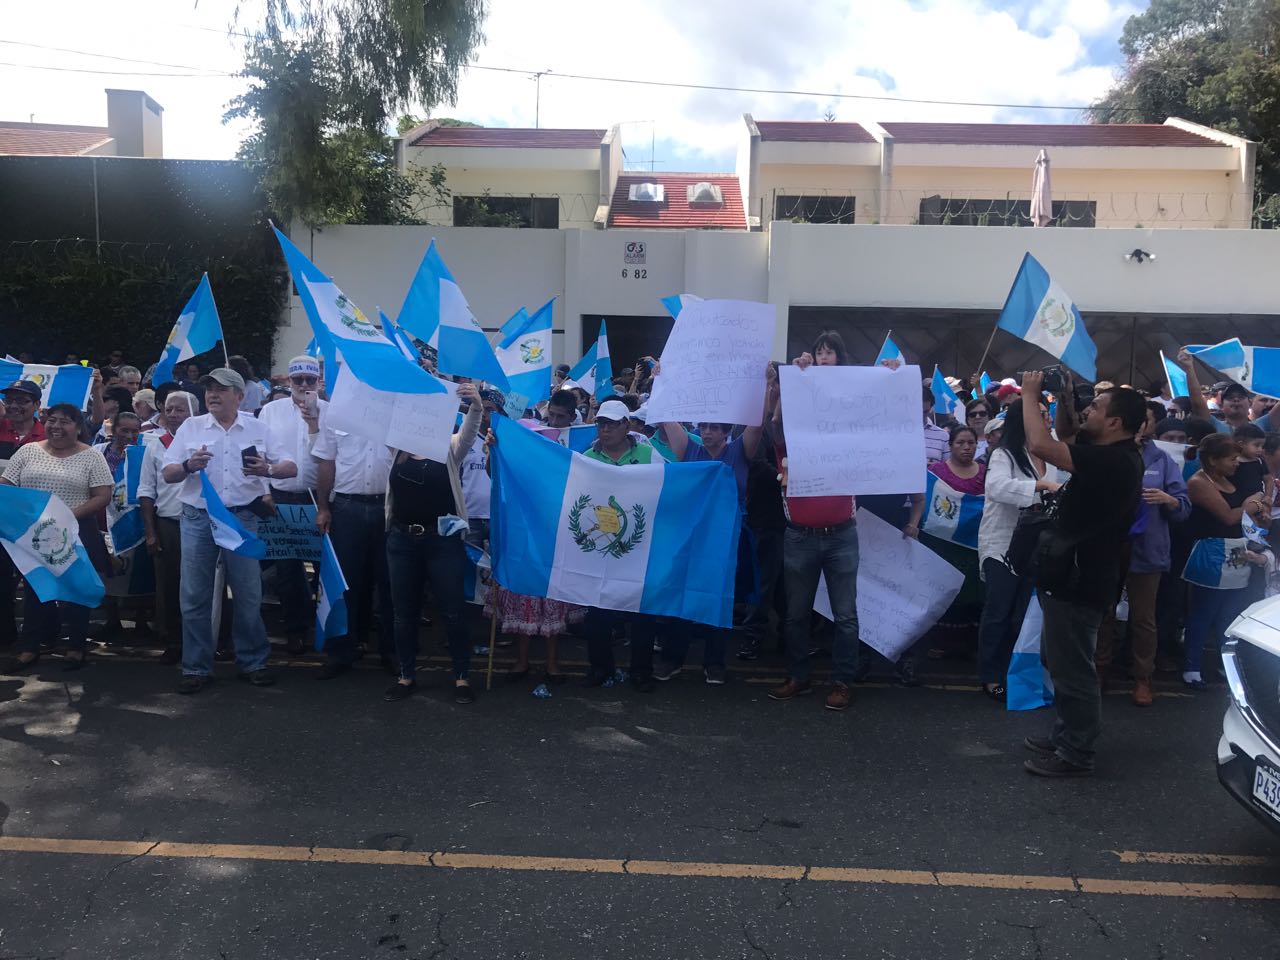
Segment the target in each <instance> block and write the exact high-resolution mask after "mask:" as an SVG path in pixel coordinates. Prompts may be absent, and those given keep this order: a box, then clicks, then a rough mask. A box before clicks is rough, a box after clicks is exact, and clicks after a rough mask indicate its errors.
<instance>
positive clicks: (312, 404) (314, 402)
mask: <svg viewBox="0 0 1280 960" xmlns="http://www.w3.org/2000/svg"><path fill="white" fill-rule="evenodd" d="M302 409H303V410H304V411H305V412H306V414H307V416H308V417H316V416H319V415H320V400H319V397H318V395H317V394H316V392H315V391H314V390H308V391H306V393H304V394H303V396H302Z"/></svg>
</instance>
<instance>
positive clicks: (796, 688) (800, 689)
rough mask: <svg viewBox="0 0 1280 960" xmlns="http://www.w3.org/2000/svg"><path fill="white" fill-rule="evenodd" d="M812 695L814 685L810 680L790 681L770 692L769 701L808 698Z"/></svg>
mask: <svg viewBox="0 0 1280 960" xmlns="http://www.w3.org/2000/svg"><path fill="white" fill-rule="evenodd" d="M811 693H813V684H811V683H810V682H809V681H808V680H805V681H803V682H801V681H799V680H791V679H788V680H787V681H786V683H783V684H780V685H779V686H776V687H774V688H773V689H772V690H770V691H769V699H770V700H791V699H794V698H795V697H806V696H808V695H809V694H811Z"/></svg>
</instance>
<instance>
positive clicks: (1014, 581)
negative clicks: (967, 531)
mask: <svg viewBox="0 0 1280 960" xmlns="http://www.w3.org/2000/svg"><path fill="white" fill-rule="evenodd" d="M982 573H983V576H984V577H985V579H986V584H987V595H986V602H985V603H984V604H983V605H982V619H981V620H980V621H979V623H978V680H979V682H981V683H998V684H1000V685H1001V686H1004V681H1005V677H1006V676H1007V675H1008V673H1009V659H1010V658H1011V657H1012V656H1013V645H1014V644H1015V643H1017V641H1018V631H1019V630H1021V629H1022V620H1023V618H1024V617H1025V616H1026V615H1027V605H1028V604H1029V603H1030V602H1031V590H1032V586H1031V581H1030V580H1025V579H1023V578H1022V577H1019V576H1018V575H1017V574H1016V573H1014V572H1013V571H1012V570H1010V569H1009V567H1008V566H1006V565H1005V564H1004V563H1003V562H1001V561H1000V560H997V559H996V558H995V557H987V558H986V559H985V560H983V561H982Z"/></svg>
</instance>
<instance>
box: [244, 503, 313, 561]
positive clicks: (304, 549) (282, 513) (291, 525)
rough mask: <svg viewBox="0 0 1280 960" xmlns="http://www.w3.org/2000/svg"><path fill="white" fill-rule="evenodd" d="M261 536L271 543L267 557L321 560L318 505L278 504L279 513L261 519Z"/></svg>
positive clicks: (269, 558) (259, 537)
mask: <svg viewBox="0 0 1280 960" xmlns="http://www.w3.org/2000/svg"><path fill="white" fill-rule="evenodd" d="M258 539H259V540H261V541H262V542H263V543H265V544H266V545H267V555H266V556H265V557H263V559H264V560H310V561H312V562H314V563H319V562H320V531H319V530H317V529H316V508H315V507H313V506H312V505H311V504H309V503H305V504H304V503H278V504H276V515H275V516H274V517H272V518H271V519H270V520H259V521H258Z"/></svg>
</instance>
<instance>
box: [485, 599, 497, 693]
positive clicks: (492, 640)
mask: <svg viewBox="0 0 1280 960" xmlns="http://www.w3.org/2000/svg"><path fill="white" fill-rule="evenodd" d="M491 600H492V602H493V616H492V617H491V618H490V620H489V670H488V672H487V673H486V674H485V678H484V688H485V689H486V690H492V689H493V648H494V646H495V645H496V641H497V639H498V598H497V596H496V595H494V596H492V597H491Z"/></svg>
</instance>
